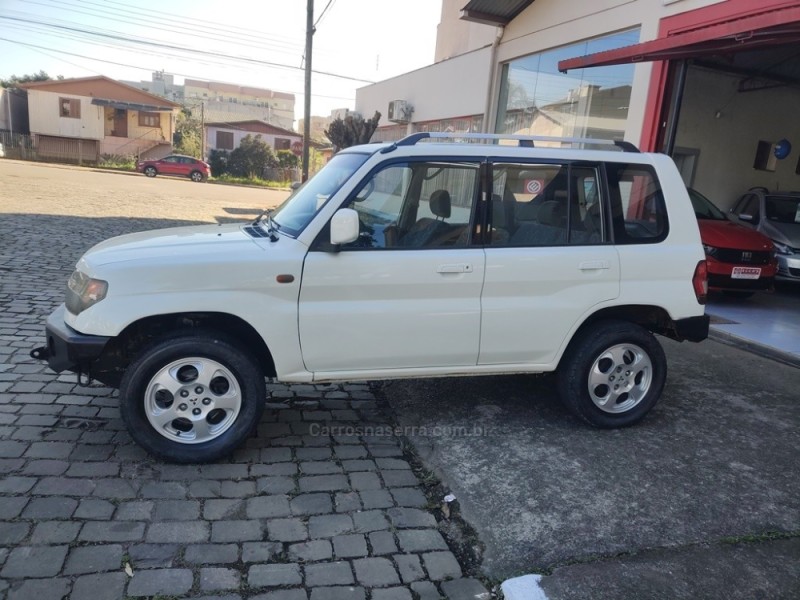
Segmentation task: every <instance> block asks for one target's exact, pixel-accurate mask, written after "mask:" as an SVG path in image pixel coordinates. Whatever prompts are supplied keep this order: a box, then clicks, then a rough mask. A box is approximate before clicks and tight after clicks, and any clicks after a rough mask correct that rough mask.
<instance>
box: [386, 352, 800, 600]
mask: <svg viewBox="0 0 800 600" xmlns="http://www.w3.org/2000/svg"><path fill="white" fill-rule="evenodd" d="M661 342H662V344H663V345H664V348H665V351H666V354H667V359H668V362H669V369H670V371H669V373H668V376H667V383H666V389H665V392H664V395H663V396H662V398H661V400H660V402H659V404H657V405H656V407H655V408H654V409H653V411H652V412H651V413H650V414H649V415H648V416H647V418H646V419H645V420H644V421H643V422H642V423H640V424H639V425H637V426H635V427H631V428H629V429H619V430H608V431H602V430H597V429H591V428H588V427H585V426H584V425H583V424H581V423H580V422H578V421H577V420H576V419H575V418H573V417H572V416H571V415H570V414H569V413H568V412H567V411H566V410H565V409H564V408H563V407H562V406H561V404H560V403H559V402H558V400H557V398H556V394H555V388H554V381H553V377H552V376H541V377H536V378H534V377H529V376H507V377H475V378H470V379H466V378H465V379H450V380H414V381H412V380H408V381H395V382H391V383H389V384H387V385H385V386H384V388H383V394H384V395H385V397H386V399H387V401H388V402H389V404H390V406H391V407H392V409H393V410H394V411H395V414H396V415H397V419H398V420H399V421H400V423H401V424H402V425H403V426H405V427H406V428H407V430H408V431H410V432H412V434H411V436H410V438H411V442H412V443H413V445H414V446H415V448H416V450H417V452H418V453H419V455H420V457H421V459H422V460H423V462H424V463H425V464H426V466H427V467H428V468H429V469H431V470H432V471H433V472H434V473H435V474H436V475H437V476H438V477H439V478H440V479H441V480H442V482H443V484H444V485H445V486H447V488H448V489H449V490H450V491H452V492H453V493H454V494H455V495H456V497H457V498H458V499H459V505H460V506H459V511H460V514H462V515H463V517H464V518H465V519H466V520H467V521H468V522H470V523H471V524H473V525H474V527H475V529H476V530H477V535H478V537H479V538H480V539H481V541H482V542H483V543H484V544H485V550H484V555H483V563H482V566H481V568H482V570H483V571H484V572H485V573H486V574H487V575H488V576H489V577H491V578H492V579H495V580H503V579H505V578H507V577H512V576H516V575H522V574H524V573H532V572H533V573H553V574H552V576H551V577H546V578H545V579H544V582H543V587H544V589H545V590H546V591H547V592H548V595H549V598H550V600H575V599H584V598H585V599H591V600H597V599H605V598H608V599H612V598H614V599H619V598H636V597H647V598H665V599H666V598H669V599H678V598H685V599H687V600H691V599H694V598H720V599H729V598H797V597H800V566H798V565H800V537H798V536H800V471H799V469H798V461H797V456H798V454H797V440H798V433H800V404H799V403H798V392H797V390H798V388H800V369H798V368H796V367H791V366H788V365H784V364H781V363H778V362H775V361H772V360H769V359H766V358H761V357H759V356H756V355H753V354H750V353H748V352H744V351H742V350H740V349H738V348H733V347H730V346H727V345H723V344H720V343H718V342H714V341H712V340H707V341H705V342H703V343H702V344H690V343H683V344H679V343H677V342H673V341H671V340H666V339H661ZM436 431H438V432H442V433H441V435H431V433H430V432H436ZM781 538H783V539H781Z"/></svg>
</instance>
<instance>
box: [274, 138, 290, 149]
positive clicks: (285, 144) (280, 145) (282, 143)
mask: <svg viewBox="0 0 800 600" xmlns="http://www.w3.org/2000/svg"><path fill="white" fill-rule="evenodd" d="M291 147H292V140H290V139H287V138H275V150H290V149H291Z"/></svg>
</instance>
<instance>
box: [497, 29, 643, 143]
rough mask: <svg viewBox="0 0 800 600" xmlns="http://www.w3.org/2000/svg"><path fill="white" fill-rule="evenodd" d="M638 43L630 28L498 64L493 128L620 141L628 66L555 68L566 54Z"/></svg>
mask: <svg viewBox="0 0 800 600" xmlns="http://www.w3.org/2000/svg"><path fill="white" fill-rule="evenodd" d="M638 42H639V29H638V28H636V29H631V30H628V31H624V32H621V33H615V34H612V35H608V36H603V37H601V38H595V39H592V40H586V41H583V42H579V43H577V44H571V45H569V46H562V47H560V48H554V49H552V50H547V51H545V52H540V53H538V54H530V55H528V56H523V57H521V58H518V59H516V60H512V61H511V62H508V63H506V64H504V65H503V72H502V80H501V83H500V99H499V104H498V106H499V109H498V114H497V123H496V125H495V131H496V132H497V133H506V134H517V135H538V136H553V137H588V138H604V139H622V138H623V136H624V133H625V123H626V120H627V118H628V105H629V103H630V97H631V84H632V82H633V65H615V66H609V67H593V68H590V69H576V70H574V71H569V72H568V73H560V72H559V71H558V62H559V61H561V60H564V59H566V58H572V57H575V56H581V55H584V54H593V53H595V52H602V51H604V50H611V49H614V48H621V47H623V46H629V45H631V44H636V43H638Z"/></svg>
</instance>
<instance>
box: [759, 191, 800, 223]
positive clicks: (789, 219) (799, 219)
mask: <svg viewBox="0 0 800 600" xmlns="http://www.w3.org/2000/svg"><path fill="white" fill-rule="evenodd" d="M764 209H765V212H766V215H767V219H769V220H770V221H776V222H778V223H800V197H797V196H767V198H766V201H765V202H764Z"/></svg>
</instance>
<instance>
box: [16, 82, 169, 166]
mask: <svg viewBox="0 0 800 600" xmlns="http://www.w3.org/2000/svg"><path fill="white" fill-rule="evenodd" d="M21 87H22V88H23V89H25V90H26V92H27V95H28V125H29V129H30V133H31V134H32V136H33V138H34V144H35V146H36V148H37V151H38V155H39V156H40V157H42V158H53V159H62V160H76V161H79V162H83V161H87V162H94V161H97V160H99V158H100V157H101V156H102V155H104V154H106V155H119V156H132V157H136V158H160V157H161V156H164V155H166V154H168V153H169V152H170V151H171V150H172V136H173V134H174V132H175V116H176V114H177V111H178V109H179V105H178V104H177V103H175V102H171V101H169V100H166V99H164V98H161V97H159V96H154V95H153V94H149V93H147V92H143V91H141V90H137V89H135V88H132V87H130V86H128V85H125V84H123V83H120V82H118V81H114V80H113V79H109V78H108V77H103V76H98V77H84V78H78V79H60V80H50V81H40V82H35V83H27V84H24V85H23V86H21Z"/></svg>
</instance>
